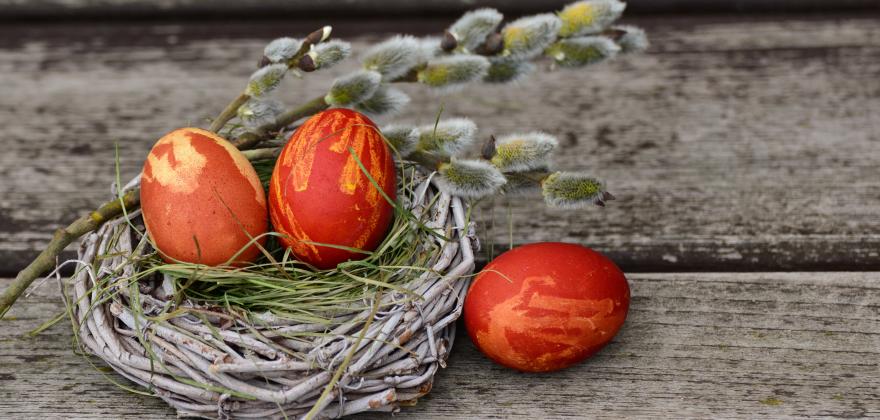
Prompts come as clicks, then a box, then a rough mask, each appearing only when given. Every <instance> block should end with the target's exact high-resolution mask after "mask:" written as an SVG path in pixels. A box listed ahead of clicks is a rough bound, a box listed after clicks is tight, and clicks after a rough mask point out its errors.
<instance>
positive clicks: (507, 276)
mask: <svg viewBox="0 0 880 420" xmlns="http://www.w3.org/2000/svg"><path fill="white" fill-rule="evenodd" d="M629 299H630V292H629V285H628V284H627V281H626V278H625V277H624V275H623V273H622V272H621V271H620V269H619V268H617V266H615V265H614V263H613V262H611V260H609V259H608V258H606V257H605V256H603V255H601V254H599V253H597V252H595V251H593V250H591V249H588V248H585V247H582V246H580V245H575V244H565V243H552V242H547V243H536V244H529V245H524V246H520V247H518V248H515V249H513V250H511V251H508V252H506V253H504V254H502V255H500V256H499V257H498V258H496V259H495V260H493V261H492V262H491V263H489V264H487V265H486V267H485V268H484V269H483V270H482V271H481V272H480V274H479V275H477V277H476V279H475V280H474V283H473V284H472V285H471V288H470V290H469V291H468V295H467V298H466V300H465V306H464V318H465V326H466V328H467V330H468V334H469V335H470V337H471V340H472V341H473V342H474V344H475V345H476V346H477V347H478V348H479V349H480V350H481V351H482V352H483V353H485V354H486V355H487V356H488V357H489V358H490V359H492V360H494V361H495V362H497V363H499V364H501V365H504V366H507V367H510V368H513V369H517V370H521V371H527V372H546V371H553V370H558V369H562V368H565V367H568V366H571V365H572V364H575V363H577V362H579V361H581V360H583V359H586V358H588V357H590V356H592V355H593V354H595V353H596V352H597V351H599V350H600V349H601V348H602V347H604V346H605V345H606V344H607V343H608V342H610V341H611V339H612V338H613V337H614V335H615V334H617V332H618V330H619V329H620V327H621V326H622V325H623V322H624V320H625V319H626V314H627V310H628V309H629Z"/></svg>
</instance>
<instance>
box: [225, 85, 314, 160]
mask: <svg viewBox="0 0 880 420" xmlns="http://www.w3.org/2000/svg"><path fill="white" fill-rule="evenodd" d="M329 106H330V105H328V104H327V102H326V101H324V96H320V97H317V98H315V99H312V100H311V101H308V102H306V103H305V104H303V105H301V106H299V107H297V108H293V109H290V110H287V111H285V112H283V113H281V114H279V115H278V116H277V117H275V122H274V123H272V124H269V125H264V126H262V127H260V128H258V129H256V130H254V131H249V132H247V133H244V134H242V135H241V136H239V137H238V138H237V139H235V140H233V141H232V144H234V145H235V147H238V148H239V149H241V150H245V149H250V148H252V147H254V146H256V145H257V144H259V143H260V142H261V141H263V140H265V139H266V138H267V137H269V135H270V134H271V133H274V132H277V131H279V130H281V129H283V128H284V127H287V126H288V125H290V124H293V123H294V122H296V121H297V120H299V119H300V118H304V117H308V116H310V115H314V114H317V113H319V112H321V111H323V110H325V109H327V108H328V107H329Z"/></svg>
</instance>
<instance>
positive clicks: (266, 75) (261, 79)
mask: <svg viewBox="0 0 880 420" xmlns="http://www.w3.org/2000/svg"><path fill="white" fill-rule="evenodd" d="M285 73H287V64H270V65H268V66H266V67H263V68H261V69H259V70H257V71H255V72H254V73H253V74H252V75H251V78H250V81H249V82H248V84H247V88H246V89H245V93H246V94H248V95H250V96H251V97H258V96H262V95H265V94H267V93H269V92H271V91H272V90H274V89H275V88H276V87H277V86H278V84H279V83H281V79H283V78H284V74H285Z"/></svg>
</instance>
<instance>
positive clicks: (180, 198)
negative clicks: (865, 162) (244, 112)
mask: <svg viewBox="0 0 880 420" xmlns="http://www.w3.org/2000/svg"><path fill="white" fill-rule="evenodd" d="M141 209H142V210H143V216H144V224H145V225H146V227H147V234H148V235H149V236H150V238H152V240H153V243H154V244H155V246H156V248H157V249H158V251H159V253H160V254H161V255H162V257H163V258H164V259H165V260H166V261H168V262H173V261H184V262H190V263H199V264H205V265H220V264H224V263H227V262H230V263H234V264H236V265H241V264H243V263H246V262H249V261H252V260H253V259H254V258H255V257H256V256H257V254H258V253H259V252H260V250H259V249H258V248H257V247H256V246H255V245H253V244H251V245H250V246H248V247H247V248H246V249H245V246H246V245H248V243H249V242H250V241H251V238H255V237H257V236H260V235H263V234H264V233H266V231H267V230H268V215H267V212H266V194H265V192H264V191H263V187H262V185H261V184H260V179H259V177H257V173H256V171H254V167H253V166H251V163H250V162H249V161H248V160H247V158H246V157H245V156H244V155H243V154H242V153H241V152H240V151H238V149H236V148H235V146H233V145H232V144H231V143H229V142H228V141H226V140H224V139H223V138H221V137H219V136H217V135H216V134H214V133H211V132H209V131H205V130H201V129H198V128H181V129H178V130H174V131H172V132H170V133H168V134H166V135H165V136H164V137H162V138H161V139H159V141H158V142H157V143H156V144H155V145H154V146H153V149H152V150H150V154H149V155H148V156H147V161H146V163H145V164H144V169H143V172H142V174H141ZM258 242H259V243H260V244H262V243H264V242H265V236H262V237H261V238H260V239H259V240H258ZM242 250H243V251H242ZM239 251H242V252H241V253H240V254H239V255H238V256H236V257H235V259H234V261H229V260H230V258H232V257H233V256H235V254H237V253H238V252H239Z"/></svg>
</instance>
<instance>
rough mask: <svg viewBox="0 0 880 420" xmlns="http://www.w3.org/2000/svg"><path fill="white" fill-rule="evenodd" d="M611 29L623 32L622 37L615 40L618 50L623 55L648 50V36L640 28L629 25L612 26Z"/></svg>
mask: <svg viewBox="0 0 880 420" xmlns="http://www.w3.org/2000/svg"><path fill="white" fill-rule="evenodd" d="M611 29H617V30H620V31H623V32H624V34H623V36H621V37H620V39H618V40H617V44H618V45H620V49H621V51H622V52H624V53H627V54H628V53H637V52H642V51H645V50H647V49H648V46H649V45H650V43H649V42H648V35H646V34H645V31H644V30H643V29H642V28H639V27H636V26H630V25H619V26H613V27H612V28H611Z"/></svg>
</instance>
